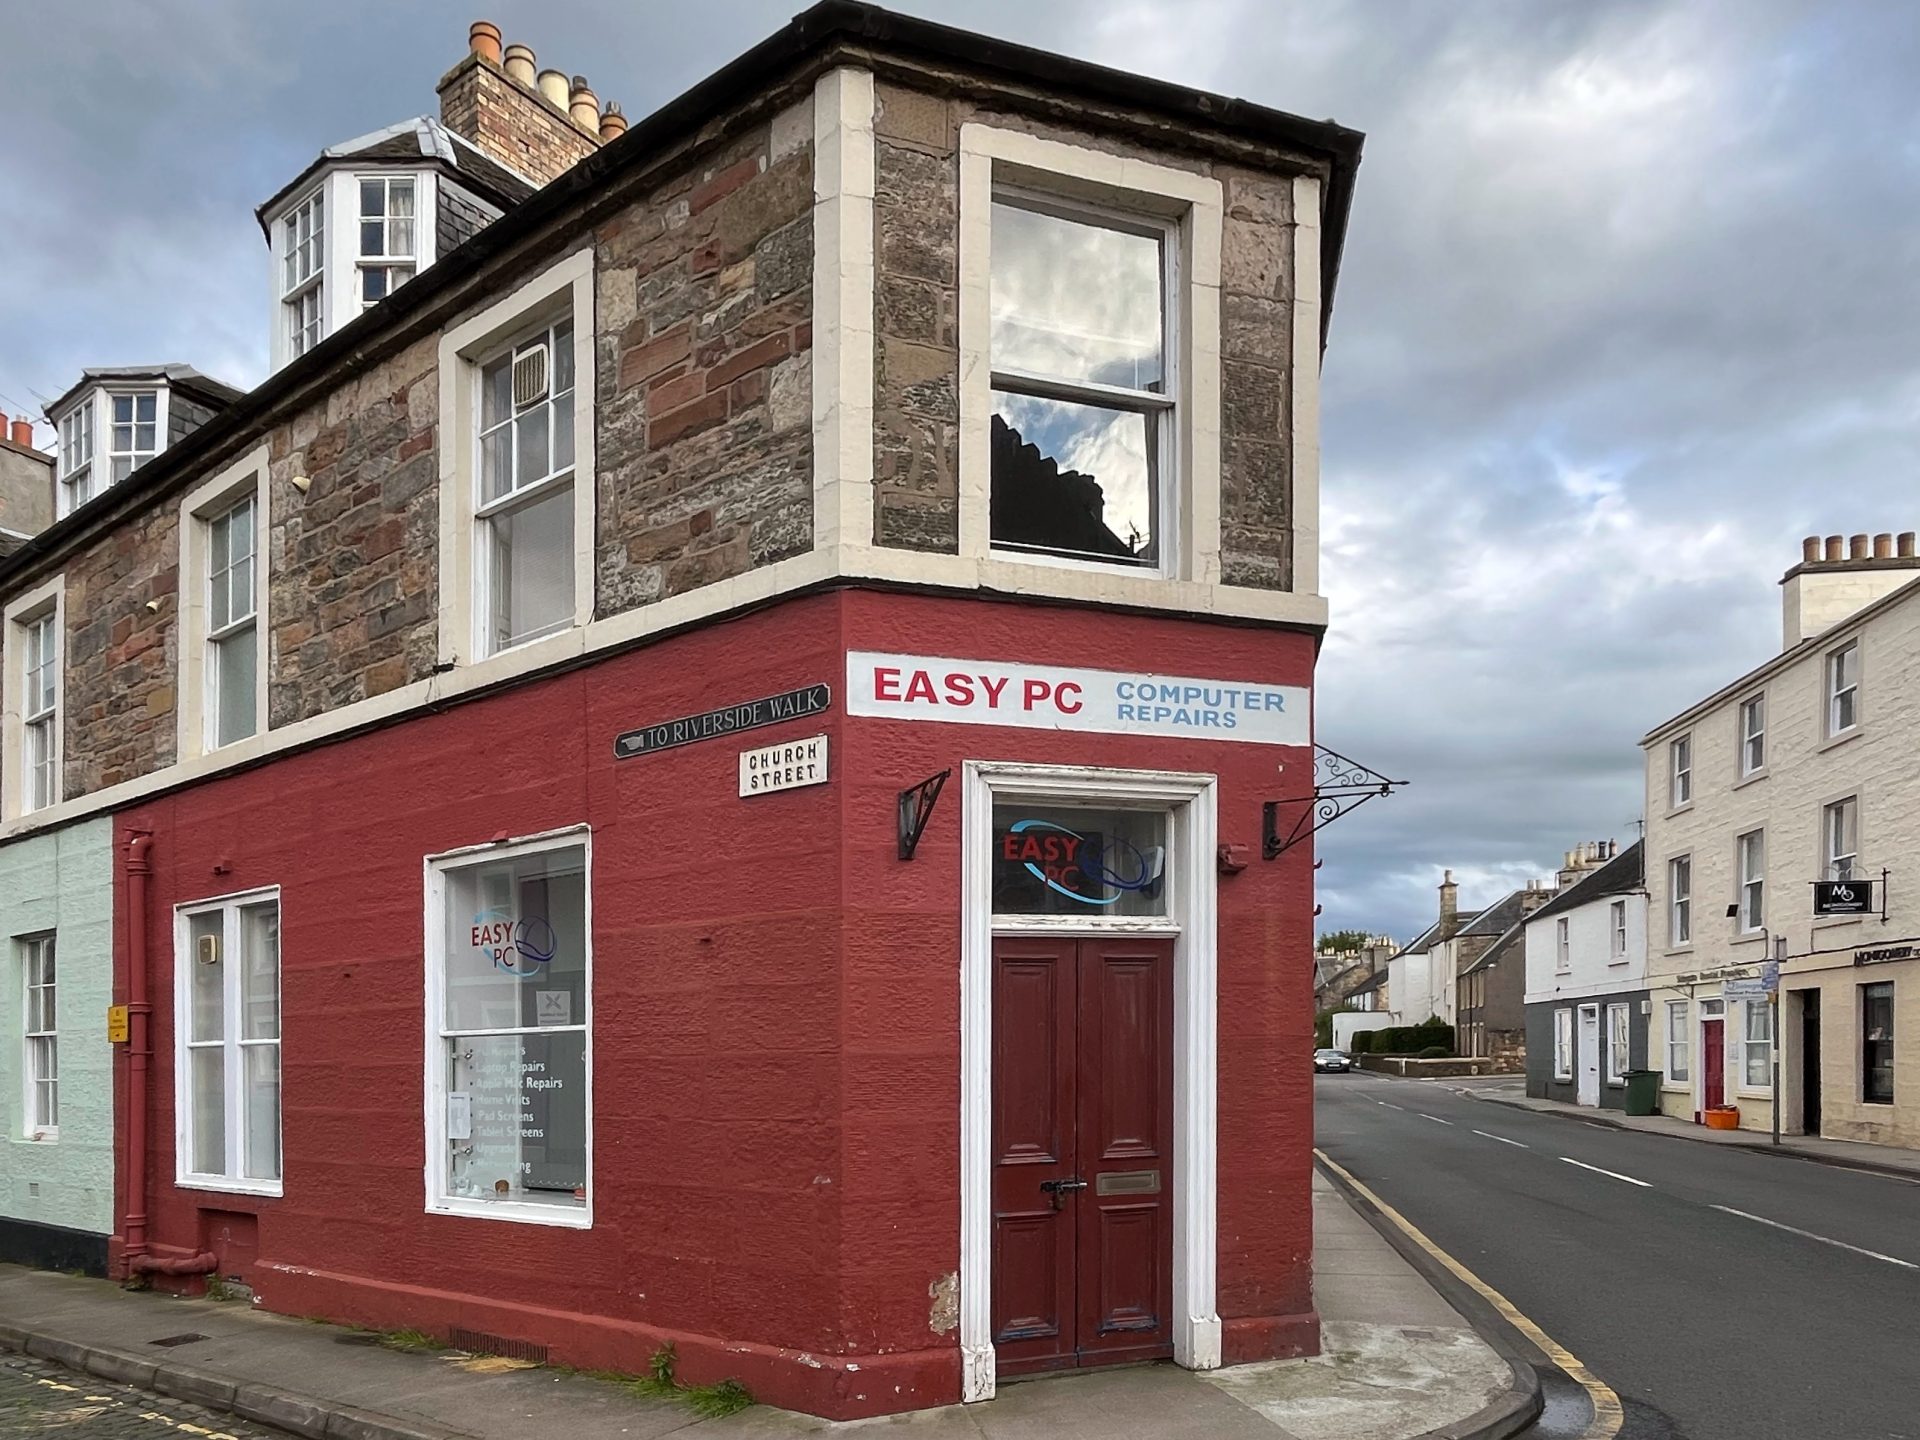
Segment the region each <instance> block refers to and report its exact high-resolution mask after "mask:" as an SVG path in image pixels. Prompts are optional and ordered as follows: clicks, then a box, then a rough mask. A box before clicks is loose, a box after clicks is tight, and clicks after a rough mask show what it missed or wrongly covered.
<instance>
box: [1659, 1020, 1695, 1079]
mask: <svg viewBox="0 0 1920 1440" xmlns="http://www.w3.org/2000/svg"><path fill="white" fill-rule="evenodd" d="M1666 1004H1667V1053H1666V1055H1665V1057H1664V1060H1663V1063H1662V1070H1663V1072H1664V1073H1665V1075H1666V1080H1667V1083H1668V1084H1669V1085H1691V1084H1692V1083H1693V1031H1692V1029H1691V1028H1690V1027H1691V1026H1692V1024H1693V1019H1692V1016H1691V1015H1690V1014H1689V1012H1690V1011H1691V1009H1692V1006H1690V1005H1689V1004H1688V1003H1687V1002H1686V1001H1685V1000H1669V1001H1667V1002H1666ZM1676 1060H1678V1061H1679V1063H1678V1064H1677V1065H1676V1064H1675V1063H1674V1062H1675V1061H1676Z"/></svg>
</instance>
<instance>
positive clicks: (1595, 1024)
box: [1574, 1005, 1600, 1107]
mask: <svg viewBox="0 0 1920 1440" xmlns="http://www.w3.org/2000/svg"><path fill="white" fill-rule="evenodd" d="M1574 1048H1575V1049H1576V1050H1577V1052H1578V1055H1577V1057H1576V1063H1577V1064H1578V1065H1579V1067H1580V1103H1581V1104H1582V1105H1593V1106H1596V1107H1597V1106H1598V1105H1599V1104H1600V1007H1599V1006H1598V1005H1582V1006H1581V1007H1580V1040H1579V1043H1578V1044H1577V1045H1576V1046H1575V1047H1574Z"/></svg>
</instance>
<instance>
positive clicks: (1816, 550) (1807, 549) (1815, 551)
mask: <svg viewBox="0 0 1920 1440" xmlns="http://www.w3.org/2000/svg"><path fill="white" fill-rule="evenodd" d="M1800 563H1801V564H1803V565H1818V564H1819V563H1820V537H1819V536H1818V535H1809V536H1807V538H1806V539H1804V540H1802V541H1801V542H1800Z"/></svg>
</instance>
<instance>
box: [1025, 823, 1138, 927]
mask: <svg viewBox="0 0 1920 1440" xmlns="http://www.w3.org/2000/svg"><path fill="white" fill-rule="evenodd" d="M993 909H994V913H995V914H997V915H1065V916H1072V917H1073V918H1075V919H1079V920H1087V919H1095V918H1098V917H1102V916H1143V915H1145V916H1152V915H1165V914H1167V913H1168V909H1167V816H1166V813H1165V812H1164V811H1159V810H1094V809H1086V810H1083V809H1073V808H1066V807H1062V806H1059V805H1021V804H1019V803H1008V802H1000V803H997V804H995V805H994V807H993Z"/></svg>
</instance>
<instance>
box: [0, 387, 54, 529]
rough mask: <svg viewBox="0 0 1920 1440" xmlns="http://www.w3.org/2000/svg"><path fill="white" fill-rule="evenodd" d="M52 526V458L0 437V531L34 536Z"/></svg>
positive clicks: (3, 436) (2, 436)
mask: <svg viewBox="0 0 1920 1440" xmlns="http://www.w3.org/2000/svg"><path fill="white" fill-rule="evenodd" d="M3 418H4V417H0V419H3ZM52 523H53V457H52V456H50V455H42V454H41V453H40V452H39V451H38V450H34V449H31V448H29V447H28V446H25V445H16V444H14V443H13V441H11V440H9V439H8V438H7V437H6V436H5V435H0V530H9V531H12V532H13V533H14V534H16V535H37V534H38V533H39V532H40V531H42V530H44V529H46V528H47V526H49V525H51V524H52ZM6 553H7V551H6V547H5V544H4V540H3V539H0V555H4V554H6Z"/></svg>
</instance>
